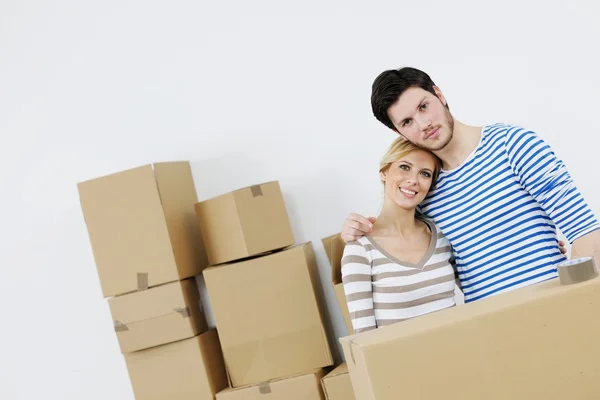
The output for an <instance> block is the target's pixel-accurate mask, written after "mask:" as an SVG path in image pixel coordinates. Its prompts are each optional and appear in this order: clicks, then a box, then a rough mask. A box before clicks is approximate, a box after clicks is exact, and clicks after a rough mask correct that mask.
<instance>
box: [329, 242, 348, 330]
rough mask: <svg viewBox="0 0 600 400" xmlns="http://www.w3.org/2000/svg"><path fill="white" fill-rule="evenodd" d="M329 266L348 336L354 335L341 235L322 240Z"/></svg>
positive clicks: (343, 245) (343, 244)
mask: <svg viewBox="0 0 600 400" xmlns="http://www.w3.org/2000/svg"><path fill="white" fill-rule="evenodd" d="M321 242H322V243H323V247H324V248H325V253H326V254H327V258H329V264H330V265H331V283H332V285H333V290H334V292H335V297H336V299H337V302H338V305H339V307H340V311H341V312H342V316H343V317H344V322H345V323H346V329H348V334H353V333H354V328H353V327H352V320H351V319H350V312H349V311H348V303H347V301H346V293H345V292H344V284H343V283H342V255H343V254H344V247H345V243H344V241H343V240H342V237H341V235H340V234H339V233H338V234H335V235H331V236H327V237H326V238H323V239H321Z"/></svg>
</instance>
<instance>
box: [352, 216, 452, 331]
mask: <svg viewBox="0 0 600 400" xmlns="http://www.w3.org/2000/svg"><path fill="white" fill-rule="evenodd" d="M424 221H425V222H426V223H427V225H428V226H429V228H430V230H431V241H430V243H429V247H428V249H427V251H426V253H425V254H424V255H423V257H422V258H421V260H420V261H419V262H418V263H417V264H411V263H408V262H403V261H400V260H398V259H396V258H395V257H394V256H392V255H391V254H389V253H388V252H386V251H385V250H384V249H383V248H381V246H379V245H378V244H377V243H376V242H375V241H374V240H373V238H371V237H370V236H369V235H366V236H363V237H361V238H360V239H358V240H356V241H354V242H348V243H346V246H345V247H344V254H343V257H342V282H343V284H344V291H345V294H346V301H347V303H348V310H349V312H350V318H351V319H352V326H353V327H354V332H355V333H359V332H363V331H367V330H370V329H375V328H378V327H382V326H385V325H390V324H392V323H395V322H400V321H404V320H406V319H410V318H414V317H417V316H420V315H424V314H428V313H430V312H434V311H438V310H441V309H444V308H448V307H452V306H454V305H455V300H454V294H455V293H454V290H455V287H456V284H455V281H454V279H455V274H454V268H453V266H452V260H453V259H452V248H451V246H450V243H449V242H448V239H446V237H445V236H444V235H443V234H442V233H441V232H440V230H439V229H438V228H437V226H436V225H435V224H434V223H433V222H432V221H430V220H426V219H424Z"/></svg>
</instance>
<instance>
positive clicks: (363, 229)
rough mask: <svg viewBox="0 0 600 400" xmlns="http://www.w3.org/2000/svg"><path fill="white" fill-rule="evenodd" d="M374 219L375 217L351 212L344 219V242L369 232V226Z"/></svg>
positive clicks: (356, 238) (351, 240)
mask: <svg viewBox="0 0 600 400" xmlns="http://www.w3.org/2000/svg"><path fill="white" fill-rule="evenodd" d="M375 220H376V218H375V217H369V218H365V217H363V216H362V215H358V214H355V213H351V214H350V215H348V217H347V218H346V220H345V221H344V227H343V228H342V240H344V242H346V243H348V242H353V241H355V240H358V239H359V238H360V237H361V236H364V235H366V234H367V233H371V228H372V227H373V223H374V222H375Z"/></svg>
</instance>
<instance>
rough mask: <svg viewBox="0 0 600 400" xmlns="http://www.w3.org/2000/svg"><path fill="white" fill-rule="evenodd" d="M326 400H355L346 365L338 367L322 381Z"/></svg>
mask: <svg viewBox="0 0 600 400" xmlns="http://www.w3.org/2000/svg"><path fill="white" fill-rule="evenodd" d="M321 384H322V385H323V393H324V394H325V399H326V400H354V392H353V391H352V382H350V374H349V373H348V366H347V365H346V363H343V364H340V365H338V366H337V367H336V368H335V369H334V370H333V371H331V372H330V373H328V374H327V375H325V376H324V377H323V378H322V379H321Z"/></svg>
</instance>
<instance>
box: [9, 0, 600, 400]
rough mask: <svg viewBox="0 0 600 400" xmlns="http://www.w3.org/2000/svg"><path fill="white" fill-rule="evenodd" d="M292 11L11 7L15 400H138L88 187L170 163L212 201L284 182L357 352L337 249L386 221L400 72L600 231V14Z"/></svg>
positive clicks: (353, 8)
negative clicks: (109, 298) (571, 180)
mask: <svg viewBox="0 0 600 400" xmlns="http://www.w3.org/2000/svg"><path fill="white" fill-rule="evenodd" d="M288 3H289V2H281V1H241V0H240V1H234V2H199V1H171V2H166V1H163V2H158V1H148V0H146V1H141V0H137V1H123V0H119V1H115V0H105V1H96V2H89V1H88V2H85V1H75V0H66V1H54V2H46V1H40V0H38V1H35V0H30V1H16V0H4V1H2V2H1V3H0V132H1V135H2V143H1V145H0V161H1V163H2V164H1V166H2V168H1V169H0V179H1V182H2V188H3V189H2V203H1V207H0V215H1V219H0V239H1V241H0V243H1V246H2V248H1V251H0V266H1V269H0V271H1V272H0V296H1V302H0V304H1V306H0V307H1V314H0V315H1V317H2V323H1V325H0V332H1V333H0V336H1V338H0V339H1V340H0V355H1V356H0V357H1V361H0V398H2V399H11V400H12V399H40V398H44V399H61V400H68V399H84V398H85V399H90V400H91V399H132V398H133V394H132V391H131V388H130V384H129V379H128V376H127V372H126V369H125V365H124V362H123V360H122V357H121V355H120V352H119V349H118V344H117V342H116V338H115V335H114V332H113V330H112V323H111V318H110V314H109V310H108V306H107V304H106V301H105V300H104V299H103V298H102V295H101V291H100V286H99V283H98V280H97V274H96V270H95V265H94V262H93V258H92V253H91V249H90V246H89V241H88V237H87V231H86V228H85V225H84V221H83V218H82V216H81V211H80V207H79V202H78V195H77V189H76V183H77V182H79V181H82V180H86V179H90V178H94V177H97V176H100V175H104V174H107V173H111V172H115V171H119V170H123V169H126V168H130V167H134V166H138V165H142V164H145V163H149V162H153V161H162V160H181V159H183V160H190V161H191V162H192V163H193V173H194V177H195V181H196V185H197V190H198V195H199V197H200V198H201V199H203V198H207V197H209V196H213V195H216V194H219V193H222V192H224V191H229V190H232V189H235V188H238V187H241V186H245V185H250V184H254V183H258V182H262V181H267V180H272V179H277V180H279V181H280V183H281V186H282V189H283V191H284V192H285V198H286V202H287V205H288V208H289V213H290V216H291V219H292V223H293V228H294V233H295V235H296V239H297V241H298V242H301V241H308V240H310V241H312V242H313V244H314V246H315V249H316V251H317V256H318V262H319V266H320V268H321V276H322V278H323V288H324V290H325V292H326V295H327V299H328V306H329V310H330V312H331V313H332V319H333V322H334V324H333V325H334V329H333V331H334V332H333V334H334V335H335V336H336V337H337V336H340V335H344V334H345V329H344V327H343V323H342V320H341V317H340V316H339V315H338V311H337V306H336V303H335V299H334V297H333V293H332V290H331V288H330V286H329V284H328V280H327V278H328V277H329V270H328V268H329V265H328V263H327V262H326V258H325V255H324V252H323V248H322V246H321V242H320V239H321V238H322V237H324V236H326V235H329V234H332V233H335V232H337V231H339V229H340V228H341V225H342V222H343V220H344V218H345V216H346V215H347V214H348V213H349V212H351V211H356V212H360V213H363V214H367V215H372V214H374V213H376V212H377V210H378V208H379V205H380V201H381V190H380V186H379V182H378V177H377V162H378V160H379V157H380V156H381V155H382V154H383V152H384V151H385V148H386V146H387V145H388V144H389V143H390V142H391V140H393V139H394V137H395V136H394V134H393V133H391V132H390V131H388V130H387V129H386V128H384V127H383V126H382V125H381V124H379V123H378V122H377V121H376V120H375V119H374V117H372V115H371V111H370V103H369V96H370V85H371V82H372V80H373V78H374V77H375V76H376V75H377V74H378V73H379V72H381V71H382V70H384V69H387V68H393V67H398V66H403V65H412V66H416V67H419V68H422V69H424V70H426V71H428V72H429V73H430V74H431V75H432V77H433V79H434V80H435V81H436V83H437V84H438V85H439V86H440V87H441V88H442V90H443V91H444V93H445V95H446V97H447V99H448V100H449V103H450V106H451V109H452V111H453V113H454V116H455V117H456V118H458V119H460V120H462V121H464V122H466V123H470V124H485V123H492V122H498V121H504V122H510V123H514V124H521V125H524V126H526V127H529V128H532V129H536V130H537V131H538V132H539V134H540V135H541V136H542V137H543V138H545V139H546V140H547V141H548V142H550V143H551V145H553V146H554V148H555V150H556V151H557V153H558V154H559V156H561V157H562V158H563V159H564V160H565V162H566V163H567V165H568V167H569V168H570V170H571V172H572V174H573V176H574V177H575V180H576V182H577V183H578V184H579V187H580V189H581V191H582V192H583V193H584V195H585V197H586V199H587V201H588V202H589V204H590V205H591V207H592V208H593V210H594V211H595V212H596V213H599V212H600V193H599V191H598V189H597V187H596V182H595V177H596V176H597V173H596V169H597V163H596V161H597V157H598V156H597V152H598V147H597V146H598V143H599V141H598V135H599V134H600V130H599V128H598V109H599V102H598V93H600V75H599V74H598V71H600V59H599V56H598V42H599V41H598V39H600V25H599V24H598V22H597V16H598V15H599V14H600V6H599V5H598V2H594V1H593V0H588V1H583V0H579V1H573V0H564V1H555V2H547V1H545V2H541V1H540V2H536V3H533V2H527V1H518V2H517V1H497V2H495V3H494V4H489V5H488V4H486V5H480V2H474V1H473V2H471V3H467V2H464V1H426V2H403V1H400V0H396V1H389V2H386V3H380V5H377V6H376V5H374V2H370V3H372V4H371V5H369V6H367V5H366V4H367V3H369V2H358V1H356V2H351V1H338V2H335V3H333V2H328V3H325V2H321V1H304V2H293V4H294V5H288ZM544 3H545V4H544ZM550 3H551V4H553V5H550ZM542 4H544V5H542ZM459 10H460V11H459ZM204 300H205V301H206V298H204ZM211 323H212V317H211Z"/></svg>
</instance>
